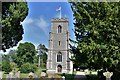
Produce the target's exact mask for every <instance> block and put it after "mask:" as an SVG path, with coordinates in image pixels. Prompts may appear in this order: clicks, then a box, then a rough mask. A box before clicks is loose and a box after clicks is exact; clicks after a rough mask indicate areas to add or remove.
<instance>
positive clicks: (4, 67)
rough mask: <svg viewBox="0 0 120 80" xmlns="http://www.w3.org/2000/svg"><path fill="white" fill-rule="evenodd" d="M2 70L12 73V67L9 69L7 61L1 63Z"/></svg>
mask: <svg viewBox="0 0 120 80" xmlns="http://www.w3.org/2000/svg"><path fill="white" fill-rule="evenodd" d="M2 70H3V71H5V72H7V73H8V72H10V71H12V67H11V65H10V62H9V61H7V60H3V61H2Z"/></svg>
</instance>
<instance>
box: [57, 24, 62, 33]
mask: <svg viewBox="0 0 120 80" xmlns="http://www.w3.org/2000/svg"><path fill="white" fill-rule="evenodd" d="M61 32H62V27H61V25H59V26H58V33H61Z"/></svg>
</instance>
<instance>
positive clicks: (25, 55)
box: [16, 42, 36, 67]
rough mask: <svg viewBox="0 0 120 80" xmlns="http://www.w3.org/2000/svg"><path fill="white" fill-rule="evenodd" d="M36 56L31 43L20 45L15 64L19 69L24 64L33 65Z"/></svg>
mask: <svg viewBox="0 0 120 80" xmlns="http://www.w3.org/2000/svg"><path fill="white" fill-rule="evenodd" d="M35 55H36V50H35V46H34V45H33V44H32V43H28V42H25V43H20V44H19V46H18V50H17V59H16V63H17V65H18V66H19V67H20V66H21V65H22V64H24V63H27V62H28V63H34V57H35Z"/></svg>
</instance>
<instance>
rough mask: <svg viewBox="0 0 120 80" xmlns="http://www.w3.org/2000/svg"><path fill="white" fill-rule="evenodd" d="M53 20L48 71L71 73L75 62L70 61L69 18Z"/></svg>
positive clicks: (52, 72)
mask: <svg viewBox="0 0 120 80" xmlns="http://www.w3.org/2000/svg"><path fill="white" fill-rule="evenodd" d="M51 22H52V23H51V32H50V34H49V35H50V38H49V48H48V58H47V73H51V74H54V73H71V72H72V71H73V63H72V61H70V58H71V53H70V51H69V49H70V46H69V44H70V41H69V36H70V34H69V32H68V18H53V19H52V20H51Z"/></svg>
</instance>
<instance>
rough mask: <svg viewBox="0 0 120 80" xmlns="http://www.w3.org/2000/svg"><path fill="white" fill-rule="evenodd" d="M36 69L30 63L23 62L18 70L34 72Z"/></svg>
mask: <svg viewBox="0 0 120 80" xmlns="http://www.w3.org/2000/svg"><path fill="white" fill-rule="evenodd" d="M36 70H37V66H36V65H34V64H30V63H28V62H27V63H25V64H23V65H22V66H21V67H20V71H21V72H22V73H29V72H35V71H36Z"/></svg>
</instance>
